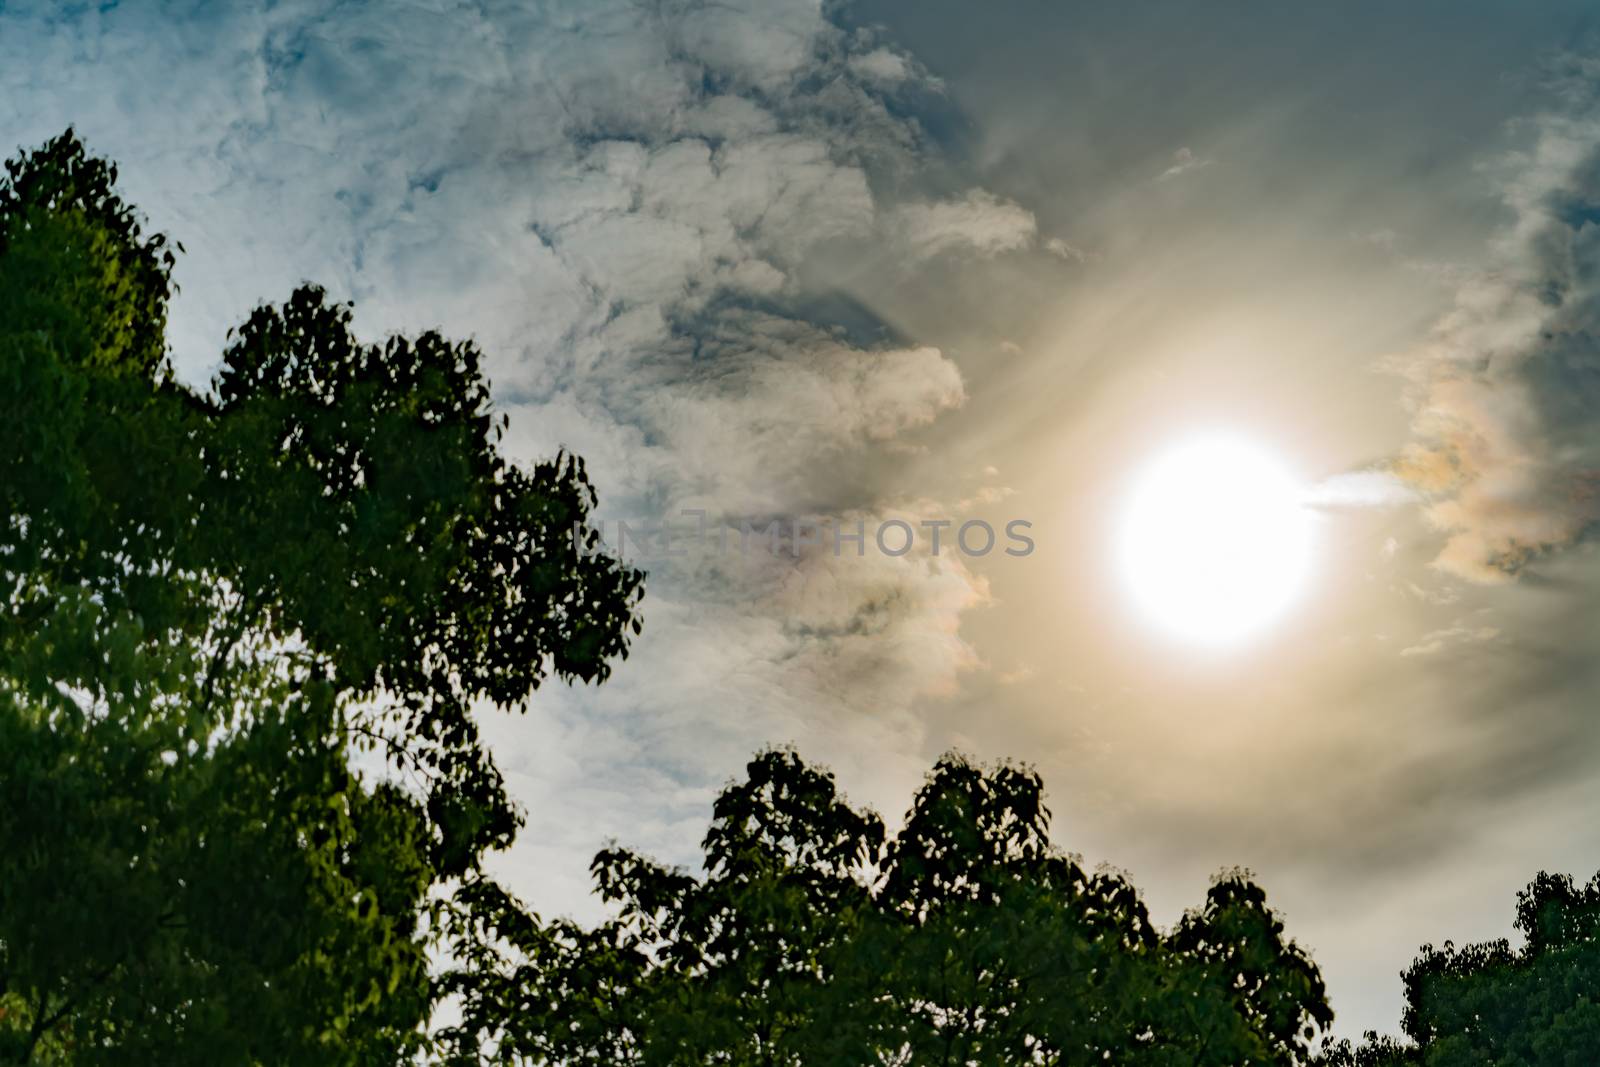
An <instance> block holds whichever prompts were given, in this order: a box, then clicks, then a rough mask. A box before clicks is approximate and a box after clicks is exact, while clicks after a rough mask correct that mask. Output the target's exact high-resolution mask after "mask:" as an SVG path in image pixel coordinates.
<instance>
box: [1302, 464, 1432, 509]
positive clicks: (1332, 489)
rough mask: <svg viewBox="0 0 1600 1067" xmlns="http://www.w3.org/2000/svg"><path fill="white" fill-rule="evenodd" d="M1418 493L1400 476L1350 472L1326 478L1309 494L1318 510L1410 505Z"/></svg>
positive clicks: (1307, 498)
mask: <svg viewBox="0 0 1600 1067" xmlns="http://www.w3.org/2000/svg"><path fill="white" fill-rule="evenodd" d="M1416 499H1417V492H1416V490H1415V489H1413V488H1411V486H1409V485H1408V484H1406V482H1405V480H1404V479H1403V478H1401V477H1400V476H1399V475H1397V474H1394V473H1392V472H1390V471H1385V470H1363V471H1350V472H1348V473H1345V474H1336V475H1334V476H1333V477H1331V478H1324V479H1323V480H1322V481H1320V482H1318V483H1317V484H1316V485H1314V486H1312V487H1311V488H1309V489H1308V490H1306V493H1305V502H1306V504H1308V505H1309V506H1311V507H1316V508H1375V507H1393V506H1395V505H1398V504H1408V503H1411V502H1413V501H1415V500H1416Z"/></svg>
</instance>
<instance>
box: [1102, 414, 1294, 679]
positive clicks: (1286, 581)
mask: <svg viewBox="0 0 1600 1067" xmlns="http://www.w3.org/2000/svg"><path fill="white" fill-rule="evenodd" d="M1302 497H1303V494H1302V490H1301V487H1300V486H1299V485H1298V484H1297V482H1296V481H1295V478H1294V476H1293V475H1292V474H1291V473H1290V471H1289V470H1288V468H1287V467H1286V466H1284V465H1283V464H1282V463H1280V462H1279V461H1278V460H1277V459H1276V457H1274V456H1273V455H1272V454H1271V453H1270V452H1268V451H1266V450H1265V449H1263V448H1261V447H1260V446H1258V445H1256V444H1254V443H1252V442H1251V441H1249V440H1247V439H1243V438H1239V437H1235V436H1232V435H1226V434H1207V435H1204V436H1199V437H1193V438H1188V439H1185V440H1184V441H1182V442H1180V443H1179V444H1178V445H1176V446H1175V447H1173V448H1171V449H1169V450H1168V451H1165V452H1162V453H1160V454H1158V455H1157V456H1156V457H1155V459H1154V460H1153V461H1152V462H1151V463H1150V464H1149V465H1148V466H1146V467H1144V468H1143V469H1142V470H1140V471H1139V472H1138V474H1137V475H1136V476H1135V479H1134V482H1133V485H1132V488H1131V490H1130V492H1129V493H1128V495H1127V498H1126V500H1125V501H1124V504H1123V508H1122V511H1121V515H1120V521H1119V522H1118V524H1117V531H1116V537H1117V540H1116V550H1117V556H1118V560H1117V562H1118V568H1119V570H1120V573H1121V577H1122V581H1123V584H1124V585H1125V586H1126V588H1127V590H1128V592H1129V594H1130V595H1131V596H1132V598H1133V600H1134V602H1135V603H1136V604H1137V605H1138V608H1139V610H1140V612H1141V613H1142V614H1143V615H1144V616H1145V617H1146V618H1147V619H1148V620H1149V621H1150V622H1151V623H1152V624H1153V625H1155V626H1156V627H1157V628H1159V629H1160V630H1162V631H1163V632H1165V633H1167V634H1168V635H1170V636H1172V637H1175V638H1178V639H1180V640H1182V641H1185V642H1187V643H1190V644H1196V645H1204V646H1207V647H1213V648H1215V647H1223V646H1228V645H1234V644H1237V643H1239V642H1241V641H1243V640H1246V639H1248V638H1250V637H1252V636H1255V635H1256V634H1258V633H1259V632H1261V631H1262V630H1263V629H1265V628H1266V627H1267V626H1269V625H1270V624H1272V623H1273V622H1274V621H1276V620H1278V619H1280V618H1281V617H1282V616H1283V614H1284V612H1285V611H1286V610H1287V609H1288V608H1289V606H1290V605H1291V604H1292V603H1293V602H1294V600H1295V599H1296V597H1297V596H1298V594H1299V592H1300V590H1301V588H1302V586H1303V585H1304V584H1305V579H1306V575H1307V571H1308V570H1309V569H1310V568H1309V565H1310V559H1311V540H1312V536H1311V535H1312V525H1313V521H1312V513H1311V512H1310V510H1309V509H1307V508H1306V506H1305V504H1304V502H1303V499H1302Z"/></svg>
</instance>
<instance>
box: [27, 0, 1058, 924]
mask: <svg viewBox="0 0 1600 1067" xmlns="http://www.w3.org/2000/svg"><path fill="white" fill-rule="evenodd" d="M914 84H920V85H922V86H923V87H925V88H928V89H936V88H937V85H936V83H934V82H933V81H932V80H931V79H929V78H928V77H927V75H926V74H925V72H923V71H921V69H920V68H919V67H918V66H917V65H916V63H915V62H914V61H913V60H912V59H911V58H910V57H908V56H904V55H903V54H901V53H898V52H895V51H892V50H890V49H888V48H887V47H885V46H883V45H881V44H880V43H878V42H876V41H874V40H873V39H872V38H871V35H869V34H865V33H862V32H860V31H856V32H851V33H846V32H845V31H843V30H841V29H839V28H837V27H835V26H834V25H833V24H831V23H830V22H829V21H828V19H827V18H826V17H825V15H824V13H823V9H822V8H821V7H820V6H819V5H818V4H816V3H814V2H807V0H751V2H746V3H734V4H726V3H718V4H709V3H687V4H681V5H668V6H656V7H640V6H639V5H637V4H633V3H626V2H604V0H582V2H578V0H570V2H566V3H552V4H547V5H539V6H538V7H536V8H530V7H528V6H526V5H522V4H512V3H498V2H491V3H487V4H483V5H478V6H477V7H474V8H470V9H468V8H459V7H455V6H443V5H438V6H436V5H432V4H427V3H415V4H406V5H387V4H384V5H380V4H373V5H370V6H365V7H363V6H359V5H348V4H335V3H328V2H317V0H297V2H287V3H282V4H278V5H274V6H272V7H271V8H264V9H260V10H250V9H246V8H244V7H243V6H242V5H217V6H215V7H210V6H207V7H204V8H201V7H196V6H194V5H188V4H170V5H166V6H156V5H140V6H137V7H135V6H133V5H127V6H123V7H116V8H110V9H107V10H105V11H99V10H93V9H90V10H83V11H80V12H78V13H76V14H74V15H72V16H71V17H62V16H60V15H59V14H58V12H57V11H56V9H54V8H53V7H50V6H48V5H41V6H38V7H29V8H24V7H21V6H18V5H15V4H8V5H6V6H5V8H4V10H3V12H0V137H3V139H5V140H8V141H10V142H12V143H14V144H24V145H26V144H32V143H37V142H40V141H42V140H44V139H45V138H46V137H49V136H52V135H54V134H55V133H58V132H60V130H61V129H62V128H63V127H65V126H66V125H68V124H69V123H70V124H76V125H77V127H78V129H79V131H80V133H82V134H83V135H84V137H85V138H86V140H87V141H88V142H89V144H90V146H91V148H92V149H94V150H97V151H100V152H103V153H105V154H108V155H110V156H112V157H113V158H115V159H116V160H117V161H118V162H119V163H120V164H121V170H122V175H123V185H124V188H125V190H126V192H127V193H128V195H129V197H130V199H132V200H133V201H134V202H135V203H137V204H139V205H140V206H141V207H142V208H143V209H144V210H145V211H146V212H147V213H148V214H149V215H150V216H151V220H152V223H153V224H154V226H155V227H156V228H158V229H165V230H169V231H171V232H172V234H173V236H174V237H176V238H178V239H179V240H182V241H183V242H184V244H185V245H186V247H187V249H188V254H187V255H186V256H185V257H183V258H182V259H181V260H180V264H179V267H178V272H177V278H178V281H179V283H180V284H181V286H182V288H183V295H182V297H181V298H180V299H179V301H178V302H177V304H176V307H175V315H174V323H173V338H174V343H175V356H176V359H177V360H178V362H179V365H180V368H181V369H182V371H183V372H184V373H186V374H188V375H189V376H191V377H197V376H201V375H203V374H204V373H205V371H206V369H207V368H208V367H209V366H210V365H212V364H213V363H214V361H215V359H216V357H217V354H218V353H219V351H220V348H221V343H222V339H223V334H224V331H225V330H226V329H227V328H228V327H229V326H230V325H232V324H234V323H236V322H237V321H239V320H240V319H241V318H242V317H243V316H244V314H245V313H246V312H247V311H248V309H249V308H250V307H251V306H252V305H253V304H254V303H255V302H257V301H258V300H262V299H279V298H282V297H283V296H286V295H287V293H288V292H289V290H290V289H291V288H292V286H293V285H294V284H296V283H298V282H299V281H300V280H302V279H308V278H309V279H313V280H316V281H319V282H321V283H323V284H325V285H327V286H328V287H329V288H330V289H331V290H332V292H333V293H334V295H335V296H338V297H354V298H356V299H357V301H358V305H357V323H358V326H359V327H361V328H362V329H364V330H367V331H369V332H380V331H384V330H389V329H405V330H414V329H418V328H423V327H434V326H437V327H441V328H443V329H444V330H445V331H446V332H447V333H451V334H455V335H458V336H461V335H471V336H474V337H476V338H477V340H478V341H479V342H480V344H481V345H482V346H483V348H484V350H485V352H486V355H487V357H488V365H489V371H490V374H491V377H492V379H493V381H494V385H495V389H496V392H497V395H498V397H499V399H500V403H501V405H502V407H504V408H505V409H506V410H507V411H509V412H510V413H511V415H512V426H511V431H510V434H509V437H508V444H509V446H510V447H511V448H512V449H513V450H514V451H515V452H516V453H517V454H518V455H521V456H524V457H531V456H535V455H541V454H547V453H549V452H550V451H552V450H553V449H554V448H556V447H558V446H560V445H567V446H570V447H573V448H575V449H576V450H578V451H579V452H580V453H581V454H583V455H584V456H585V457H586V458H587V459H588V460H589V464H590V471H591V474H592V475H593V476H594V478H595V480H596V482H597V484H598V486H599V488H600V491H601V495H602V513H603V514H605V515H607V516H611V517H621V516H649V515H659V514H661V513H662V512H663V511H668V510H671V509H675V508H676V507H677V506H680V505H697V506H703V507H706V508H708V509H709V510H712V511H713V513H714V514H721V515H727V516H737V515H743V514H763V515H769V514H770V515H784V514H794V513H799V512H813V513H815V512H818V511H824V510H826V511H829V512H832V511H837V512H840V513H842V514H844V515H846V516H859V517H861V518H863V520H864V521H867V520H870V519H872V518H873V517H874V516H882V515H887V514H890V513H891V511H890V509H889V503H888V501H889V500H890V499H892V498H893V497H894V495H895V494H894V493H893V492H891V491H890V490H889V489H888V488H887V487H886V486H885V485H884V483H883V475H882V473H881V472H882V471H883V470H884V469H885V468H887V467H890V466H892V465H893V463H894V462H895V457H896V456H897V455H903V454H906V453H909V452H911V451H914V450H915V449H916V448H918V447H919V446H918V445H917V444H916V443H915V442H912V441H908V440H905V439H904V435H905V434H907V433H908V432H910V431H912V430H914V429H916V428H917V427H921V426H925V425H927V424H928V423H930V422H931V421H933V420H934V419H936V418H937V417H938V416H939V415H940V414H941V413H942V412H944V411H947V410H949V409H951V408H953V407H955V406H957V405H959V404H960V403H962V401H963V399H964V395H965V394H964V388H963V385H962V378H961V375H960V373H959V371H958V370H957V368H956V366H955V364H954V363H952V362H951V360H950V359H948V358H947V357H946V356H945V355H943V354H942V353H941V352H939V351H938V350H937V349H934V348H932V347H927V346H921V345H917V344H899V345H888V346H863V345H861V344H857V343H853V342H851V341H849V340H847V339H846V338H844V337H843V336H842V335H840V334H839V333H837V332H836V331H834V330H833V329H831V327H830V324H828V323H826V322H815V321H810V320H809V319H807V318H806V317H804V316H803V315H800V314H799V313H798V312H795V311H793V310H785V309H786V308H794V307H799V306H803V302H802V301H800V300H799V298H801V297H803V296H804V295H805V294H804V292H803V291H802V288H801V283H800V282H799V281H798V280H797V279H798V278H799V277H800V276H801V272H800V271H799V269H798V268H799V267H800V266H801V265H802V264H803V263H804V262H805V260H806V257H807V256H808V255H809V254H810V253H811V251H812V250H813V249H814V248H815V247H816V246H817V245H818V244H819V243H821V242H828V241H835V242H839V241H842V242H849V241H873V240H875V239H877V238H878V237H879V236H881V235H883V234H887V235H888V236H889V238H890V239H891V240H892V241H894V242H896V243H898V244H899V245H900V247H903V248H906V249H907V250H908V251H909V253H910V256H909V257H908V258H910V259H912V260H915V259H917V258H921V257H926V256H932V255H936V254H947V253H968V254H976V255H979V256H993V255H996V254H999V253H1001V252H1005V251H1009V250H1012V249H1017V248H1022V247H1026V246H1028V245H1029V244H1031V242H1032V241H1033V240H1034V236H1035V226H1034V220H1033V216H1032V215H1031V214H1030V213H1029V212H1028V211H1026V210H1025V209H1024V208H1022V207H1020V206H1019V205H1016V204H1014V203H1011V202H1009V201H1005V200H1001V199H1000V198H998V197H995V196H994V195H992V194H990V193H987V192H985V191H983V190H979V189H974V190H971V191H969V192H968V193H966V194H965V195H964V196H962V197H960V198H957V199H953V200H939V199H928V198H925V197H920V196H918V195H916V193H915V188H916V186H915V182H914V181H913V180H911V179H909V178H908V177H907V176H908V175H912V176H914V174H915V172H916V169H917V162H918V159H919V156H918V152H919V149H918V148H917V145H918V143H919V141H920V138H921V134H920V131H919V129H918V127H917V125H916V123H915V122H914V121H912V120H911V119H909V118H906V117H902V116H900V115H897V114H896V112H895V111H894V109H893V108H892V107H891V106H890V104H889V102H888V100H887V99H886V98H885V97H884V96H883V95H881V94H882V93H883V92H884V91H888V90H895V91H898V90H899V89H902V88H905V87H906V86H909V85H914ZM879 171H882V172H883V173H892V174H894V175H896V176H897V180H896V182H895V183H892V184H893V185H894V187H897V188H906V189H908V190H911V191H912V192H911V195H912V199H911V200H910V201H908V202H906V203H896V202H893V201H891V202H880V201H879V199H878V197H877V196H876V195H875V193H874V188H875V183H874V178H873V176H874V174H875V173H878V172H879ZM1058 254H1059V253H1058ZM846 469H848V470H855V471H858V472H859V476H857V477H853V478H848V479H846V478H841V477H840V473H841V470H846ZM845 483H848V493H849V495H848V496H842V495H840V494H841V493H844V492H845V490H844V489H841V488H840V486H841V485H843V484H845ZM869 528H870V523H869ZM986 599H987V591H986V588H985V586H984V585H983V583H982V582H981V581H980V580H979V579H978V578H977V577H975V576H974V575H973V574H972V573H970V572H969V571H968V570H966V569H965V568H964V567H963V566H962V565H961V563H960V560H959V559H958V558H953V557H950V556H946V557H944V558H941V559H937V560H935V559H932V558H928V557H926V556H925V555H920V554H913V555H911V556H908V557H904V558H898V559H896V558H891V557H886V556H882V555H880V554H876V553H869V555H868V556H867V557H865V558H855V557H853V556H849V555H846V556H844V557H842V558H835V557H834V556H833V555H832V554H831V552H830V553H813V554H811V555H807V556H803V557H802V558H801V559H799V560H793V559H783V558H772V557H750V558H744V557H739V558H735V559H729V558H727V557H723V556H716V557H712V558H707V557H704V556H702V557H699V558H690V559H686V560H675V561H671V562H670V563H664V564H660V565H657V566H656V567H655V568H654V569H653V572H652V574H651V578H650V583H649V590H648V596H647V600H646V607H645V622H646V629H645V632H644V636H643V638H642V639H641V640H640V642H639V645H638V647H637V650H636V653H635V655H634V656H633V657H632V658H631V659H630V661H629V662H628V663H627V664H626V665H625V666H624V668H623V669H622V670H620V671H619V672H618V673H617V675H616V676H615V679H614V681H613V682H612V683H610V684H608V685H607V686H605V687H603V688H602V689H600V690H598V691H595V690H575V691H563V690H548V691H545V692H541V693H540V694H539V696H538V698H537V699H536V700H535V702H534V707H533V709H532V710H531V711H530V713H529V715H528V717H526V718H516V717H501V716H490V717H489V719H488V721H487V722H486V724H485V726H486V730H487V731H488V735H489V736H490V737H491V738H492V739H493V742H494V744H495V745H496V751H497V752H498V754H499V756H500V758H501V759H502V761H503V762H504V763H505V764H506V767H507V770H508V772H509V773H510V778H511V781H512V782H513V784H514V785H515V787H516V788H517V790H518V795H519V797H520V799H521V802H522V803H523V804H524V805H525V806H526V807H527V809H528V811H529V816H530V818H529V825H528V829H527V830H526V832H525V834H524V840H525V841H526V842H527V844H526V845H525V846H523V849H522V851H519V852H518V853H517V854H516V855H515V856H513V857H511V858H510V859H508V860H507V861H506V862H507V864H508V869H511V870H513V871H514V872H516V876H517V878H518V879H519V883H518V886H517V888H518V889H519V890H520V891H522V892H523V893H525V894H526V895H527V896H528V897H529V899H531V900H532V901H533V902H534V903H535V904H536V905H538V906H541V907H553V908H555V909H557V910H560V909H562V908H572V907H577V906H580V905H581V901H580V900H579V899H577V898H576V897H575V896H574V895H573V894H574V893H575V892H576V891H577V890H579V889H581V888H582V887H584V885H585V884H586V879H585V877H584V875H583V873H582V872H583V869H584V867H585V865H586V863H587V861H588V859H589V856H590V854H591V853H592V852H593V850H594V849H595V848H597V847H599V846H600V845H601V844H602V843H603V842H604V840H605V838H606V837H607V836H608V835H611V834H616V835H621V836H624V837H627V838H628V839H629V840H630V841H632V842H634V843H637V844H639V845H642V846H644V847H647V848H654V849H660V850H662V851H664V852H666V853H667V854H668V855H670V856H673V857H675V858H678V857H681V856H682V855H683V853H685V852H686V851H687V850H688V849H690V848H691V847H692V845H693V843H694V840H695V837H696V835H697V833H698V825H699V824H701V823H703V819H704V810H703V807H702V805H703V802H704V800H705V799H706V798H707V797H708V796H709V793H710V791H711V790H712V789H713V788H714V787H715V786H716V785H717V784H720V782H721V780H722V778H723V777H724V776H725V775H727V774H729V773H731V772H733V771H735V770H736V769H737V768H738V767H739V766H740V765H741V764H742V761H743V759H744V758H745V757H746V756H747V755H748V754H749V752H750V751H751V750H752V749H754V748H755V747H757V746H759V745H761V744H763V743H766V742H769V741H781V740H785V739H793V740H799V741H802V742H804V743H806V744H807V745H808V752H812V753H814V754H816V755H818V756H821V757H823V758H831V759H834V760H835V761H836V762H837V763H838V764H839V765H840V767H841V769H845V768H846V767H847V766H850V765H851V764H852V763H854V764H859V765H860V766H861V767H863V768H864V769H865V768H871V769H872V770H873V771H874V776H875V780H877V781H881V782H882V783H883V788H884V794H883V795H884V798H885V799H886V800H887V801H890V802H892V803H896V804H898V803H899V802H900V801H901V800H903V797H904V795H906V794H907V793H908V792H909V790H910V788H911V786H912V785H913V784H914V783H915V781H917V780H918V778H919V776H920V774H921V773H922V770H923V769H924V754H923V753H922V752H921V751H920V747H919V746H920V741H921V726H920V721H919V718H918V715H917V707H918V705H919V702H920V701H922V700H925V699H928V698H929V697H930V696H934V695H937V694H940V693H948V692H949V691H950V690H951V688H952V687H953V686H955V685H956V684H957V680H958V679H959V677H960V675H961V673H962V672H963V671H966V670H969V669H972V668H973V667H974V666H975V665H976V664H977V659H976V656H975V655H974V654H973V653H972V651H971V649H970V648H969V647H968V646H967V644H966V642H965V641H964V640H963V639H962V637H961V635H960V622H961V619H962V616H963V615H964V613H966V612H967V611H969V610H971V609H972V608H974V607H976V606H978V605H980V604H982V603H984V602H985V601H986ZM868 799H871V798H868Z"/></svg>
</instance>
